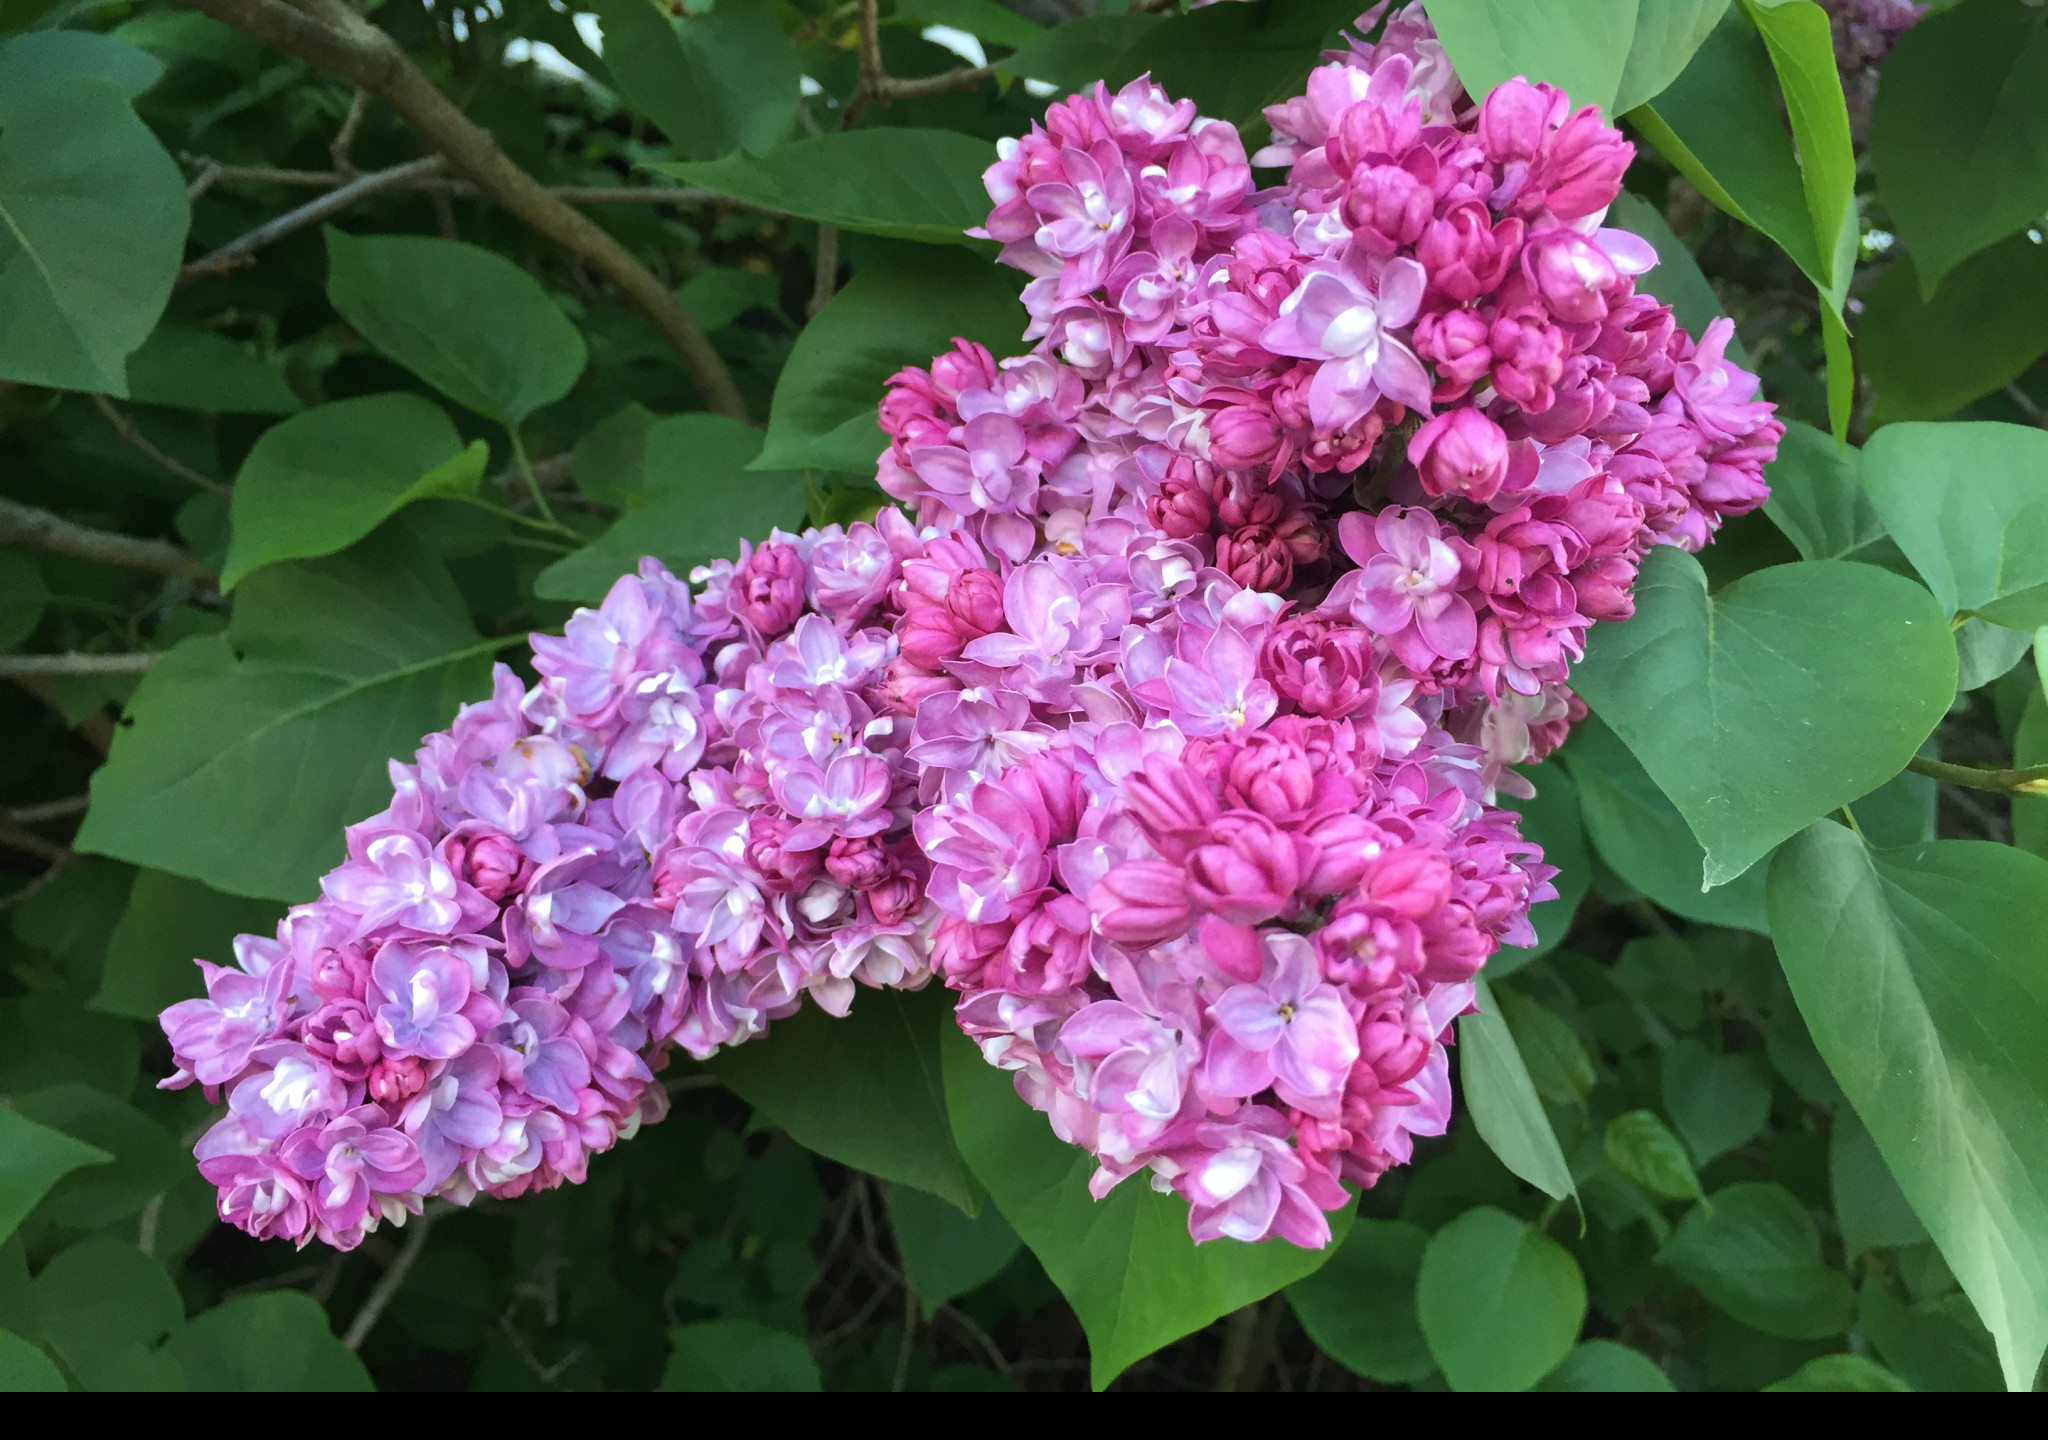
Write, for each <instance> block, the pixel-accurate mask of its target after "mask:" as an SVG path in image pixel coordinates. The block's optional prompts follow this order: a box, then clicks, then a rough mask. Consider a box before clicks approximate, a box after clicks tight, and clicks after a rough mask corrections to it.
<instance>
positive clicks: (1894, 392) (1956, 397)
mask: <svg viewBox="0 0 2048 1440" xmlns="http://www.w3.org/2000/svg"><path fill="white" fill-rule="evenodd" d="M2043 351H2048V245H2043V244H2042V243H2041V242H2040V241H2038V240H2035V239H2034V238H2033V237H2032V236H2030V235H2028V234H2027V233H2026V232H2024V231H2022V232H2021V233H2020V234H2018V235H2013V236H2009V237H2008V238H2006V239H2004V240H2001V241H1999V242H1998V243H1997V244H1995V245H1993V246H1991V247H1990V248H1989V249H1985V250H1980V251H1978V252H1977V253H1976V254H1975V255H1972V256H1970V258H1969V259H1967V260H1965V261H1963V262H1962V263H1961V264H1960V265H1958V266H1956V268H1955V269H1953V270H1951V271H1949V273H1948V275H1947V276H1946V277H1945V278H1944V279H1943V280H1942V282H1941V287H1940V288H1939V289H1937V290H1936V291H1935V292H1934V294H1933V295H1932V296H1931V297H1928V298H1922V296H1921V293H1920V284H1919V279H1918V276H1917V273H1916V271H1915V269H1914V264H1913V257H1912V256H1911V255H1910V254H1907V255H1901V256H1900V257H1899V258H1898V260H1897V262H1896V263H1894V264H1893V266H1892V267H1891V268H1890V269H1889V270H1887V271H1885V272H1884V274H1883V275H1882V276H1881V277H1879V279H1878V282H1877V284H1875V285H1873V286H1872V287H1871V288H1870V294H1869V295H1868V296H1866V297H1865V299H1864V302H1863V324H1862V327H1861V329H1860V331H1859V332H1858V335H1857V353H1858V354H1860V355H1861V356H1862V358H1863V369H1864V372H1865V373H1866V374H1867V375H1869V376H1870V382H1871V384H1873V385H1874V386H1876V387H1877V403H1878V410H1879V413H1880V415H1881V416H1882V417H1883V418H1884V419H1885V420H1888V421H1889V420H1939V419H1940V418H1941V417H1942V416H1944V415H1947V414H1948V413H1949V412H1950V411H1952V410H1957V409H1960V408H1961V407H1963V406H1965V405H1967V404H1969V403H1970V402H1971V401H1972V400H1975V399H1977V398H1979V397H1980V396H1984V395H1989V394H1990V393H1991V392H1992V391H1994V390H1996V389H1998V388H1999V387H2000V386H2002V385H2005V384H2007V383H2008V382H2010V381H2013V380H2016V379H2018V378H2019V377H2020V376H2021V375H2022V374H2024V373H2025V372H2026V370H2027V369H2028V367H2030V366H2031V365H2032V364H2033V363H2034V362H2035V361H2036V360H2038V359H2039V358H2040V357H2041V354H2042V352H2043Z"/></svg>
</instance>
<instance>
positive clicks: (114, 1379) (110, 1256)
mask: <svg viewBox="0 0 2048 1440" xmlns="http://www.w3.org/2000/svg"><path fill="white" fill-rule="evenodd" d="M34 1304H35V1311H36V1318H37V1321H38V1322H39V1323H38V1327H37V1333H36V1334H34V1335H32V1336H30V1337H28V1338H30V1339H33V1340H40V1341H41V1342H42V1343H43V1344H45V1345H47V1346H49V1347H50V1349H51V1350H53V1351H55V1352H56V1355H57V1358H58V1359H60V1360H62V1361H63V1362H64V1363H65V1364H66V1365H67V1366H69V1367H70V1369H71V1373H72V1374H73V1375H76V1376H77V1377H78V1379H79V1382H80V1383H81V1384H83V1385H84V1386H85V1388H86V1389H88V1390H183V1389H184V1388H185V1373H184V1368H183V1367H182V1366H180V1365H179V1364H178V1362H177V1359H176V1358H175V1357H174V1356H172V1355H171V1354H170V1353H169V1352H168V1351H167V1350H166V1349H165V1348H164V1346H163V1342H164V1340H165V1339H166V1338H167V1337H169V1336H170V1335H171V1334H172V1333H173V1332H174V1331H176V1330H177V1329H178V1328H179V1327H180V1326H181V1325H183V1324H184V1322H185V1302H184V1301H183V1300H181V1299H179V1298H178V1287H177V1286H175V1285H173V1284H172V1283H171V1277H170V1276H168V1275H166V1274H165V1273H164V1268H163V1266H161V1265H159V1264H157V1262H156V1261H154V1260H152V1259H150V1258H149V1257H148V1256H147V1255H144V1254H143V1253H142V1252H141V1251H140V1250H137V1249H136V1248H135V1247H134V1246H133V1245H128V1244H124V1243H122V1242H121V1241H119V1240H107V1239H96V1240H81V1241H79V1243H78V1244H76V1245H73V1246H72V1247H71V1248H70V1249H68V1250H65V1251H63V1252H62V1253H61V1254H59V1255H58V1256H57V1257H56V1258H55V1259H53V1260H51V1261H50V1263H49V1264H47V1265H45V1266H44V1267H43V1269H42V1273H41V1274H39V1275H37V1276H36V1282H35V1291H34Z"/></svg>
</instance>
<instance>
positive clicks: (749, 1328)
mask: <svg viewBox="0 0 2048 1440" xmlns="http://www.w3.org/2000/svg"><path fill="white" fill-rule="evenodd" d="M668 1338H669V1352H668V1368H667V1369H665V1370H663V1371H662V1373H661V1384H660V1385H659V1386H657V1387H656V1388H657V1389H660V1390H686V1391H707V1392H725V1391H812V1392H815V1391H818V1390H822V1389H824V1383H823V1381H822V1380H821V1379H820V1378H819V1375H818V1362H817V1361H815V1360H813V1359H812V1358H811V1351H810V1347H809V1346H808V1345H806V1344H805V1343H804V1342H803V1340H801V1339H800V1338H799V1337H797V1336H795V1335H792V1334H790V1333H789V1332H788V1331H786V1330H776V1329H773V1328H772V1327H770V1326H767V1325H763V1324H761V1323H760V1322H759V1321H758V1320H700V1321H698V1322H697V1323H696V1324H695V1325H679V1326H677V1327H676V1328H675V1329H673V1330H671V1331H669V1332H668Z"/></svg>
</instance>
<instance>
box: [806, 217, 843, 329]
mask: <svg viewBox="0 0 2048 1440" xmlns="http://www.w3.org/2000/svg"><path fill="white" fill-rule="evenodd" d="M838 288H839V227H838V226H837V225H820V226H819V227H818V275H817V279H816V280H815V281H813V282H812V285H811V303H810V304H809V305H808V306H807V307H805V310H804V314H805V316H806V317H815V316H816V315H817V313H818V312H819V311H820V310H823V309H824V308H825V307H826V306H827V305H829V304H831V303H832V292H833V291H835V290H837V289H838Z"/></svg>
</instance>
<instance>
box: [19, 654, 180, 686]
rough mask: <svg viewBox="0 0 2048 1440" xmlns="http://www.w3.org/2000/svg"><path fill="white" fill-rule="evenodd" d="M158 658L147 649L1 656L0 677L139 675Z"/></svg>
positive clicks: (161, 657) (158, 657) (159, 657)
mask: <svg viewBox="0 0 2048 1440" xmlns="http://www.w3.org/2000/svg"><path fill="white" fill-rule="evenodd" d="M161 659H163V656H161V655H158V654H154V653H152V652H150V651H148V650H135V651H131V652H128V653H126V654H119V655H83V654H78V653H75V652H74V653H72V654H69V655H0V676H5V677H7V678H9V679H12V678H13V677H14V676H16V675H140V674H141V673H142V672H143V671H145V670H147V669H149V667H150V666H152V665H154V664H156V662H157V661H159V660H161Z"/></svg>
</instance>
